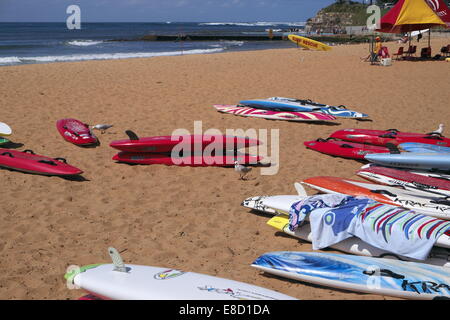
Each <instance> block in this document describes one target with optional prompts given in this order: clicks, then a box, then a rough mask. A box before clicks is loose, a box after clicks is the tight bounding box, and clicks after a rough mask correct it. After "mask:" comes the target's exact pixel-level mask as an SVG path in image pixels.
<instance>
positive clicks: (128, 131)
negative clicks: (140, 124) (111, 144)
mask: <svg viewBox="0 0 450 320" xmlns="http://www.w3.org/2000/svg"><path fill="white" fill-rule="evenodd" d="M125 134H126V135H127V136H128V138H130V140H139V137H138V135H137V134H136V133H134V132H133V131H131V130H127V131H125Z"/></svg>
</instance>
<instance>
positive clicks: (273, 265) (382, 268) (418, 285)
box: [252, 251, 450, 299]
mask: <svg viewBox="0 0 450 320" xmlns="http://www.w3.org/2000/svg"><path fill="white" fill-rule="evenodd" d="M252 267H255V268H258V269H260V270H263V271H265V272H267V273H271V274H275V275H278V276H282V277H286V278H289V279H295V280H299V281H304V282H309V283H313V284H318V285H322V286H327V287H333V288H338V289H343V290H351V291H356V292H364V293H374V294H380V295H389V296H394V297H401V298H409V299H435V298H449V299H450V269H449V268H445V267H438V266H433V265H428V264H424V263H417V262H409V261H401V260H394V259H384V258H374V257H364V256H354V255H346V254H334V253H319V252H295V251H280V252H270V253H265V254H263V255H261V256H260V257H258V258H257V259H256V260H255V261H254V262H253V264H252Z"/></svg>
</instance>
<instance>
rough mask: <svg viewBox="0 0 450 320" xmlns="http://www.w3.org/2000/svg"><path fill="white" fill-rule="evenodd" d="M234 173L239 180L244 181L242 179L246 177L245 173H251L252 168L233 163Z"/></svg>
mask: <svg viewBox="0 0 450 320" xmlns="http://www.w3.org/2000/svg"><path fill="white" fill-rule="evenodd" d="M234 171H236V172H239V175H240V177H239V179H240V180H245V179H244V177H245V176H246V175H247V173H249V172H250V171H252V168H249V167H245V166H243V165H241V164H239V162H237V161H235V162H234Z"/></svg>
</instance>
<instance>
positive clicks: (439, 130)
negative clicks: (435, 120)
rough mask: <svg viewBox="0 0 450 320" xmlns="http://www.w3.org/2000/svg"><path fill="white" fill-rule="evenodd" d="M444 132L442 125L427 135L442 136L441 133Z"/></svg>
mask: <svg viewBox="0 0 450 320" xmlns="http://www.w3.org/2000/svg"><path fill="white" fill-rule="evenodd" d="M443 132H444V124H442V123H441V124H440V125H439V128H438V129H436V130H434V131H432V132H430V133H429V135H433V134H437V135H442V133H443Z"/></svg>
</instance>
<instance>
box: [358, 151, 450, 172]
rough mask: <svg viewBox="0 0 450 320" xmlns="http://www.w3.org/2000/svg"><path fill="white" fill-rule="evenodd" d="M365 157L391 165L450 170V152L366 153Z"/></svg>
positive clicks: (371, 160) (374, 161) (378, 162)
mask: <svg viewBox="0 0 450 320" xmlns="http://www.w3.org/2000/svg"><path fill="white" fill-rule="evenodd" d="M364 158H365V159H366V160H368V161H370V162H373V163H377V164H381V165H385V166H390V167H399V168H410V169H420V170H443V171H450V154H449V153H437V152H430V153H414V152H402V153H400V154H389V153H386V154H366V155H365V156H364Z"/></svg>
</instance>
